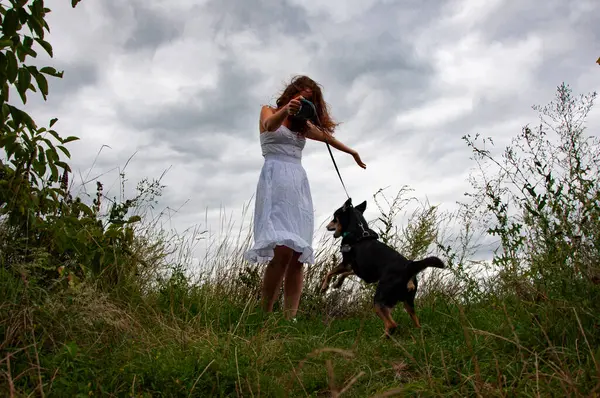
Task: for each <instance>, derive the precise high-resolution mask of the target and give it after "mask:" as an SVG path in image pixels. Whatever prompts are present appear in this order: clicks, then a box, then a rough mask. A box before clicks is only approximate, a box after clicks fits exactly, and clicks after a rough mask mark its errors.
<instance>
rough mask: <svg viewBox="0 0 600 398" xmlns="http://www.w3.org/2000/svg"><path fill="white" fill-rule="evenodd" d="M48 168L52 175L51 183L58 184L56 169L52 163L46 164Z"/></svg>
mask: <svg viewBox="0 0 600 398" xmlns="http://www.w3.org/2000/svg"><path fill="white" fill-rule="evenodd" d="M48 166H49V167H50V172H51V174H52V181H54V182H58V168H57V167H56V165H55V164H54V163H48Z"/></svg>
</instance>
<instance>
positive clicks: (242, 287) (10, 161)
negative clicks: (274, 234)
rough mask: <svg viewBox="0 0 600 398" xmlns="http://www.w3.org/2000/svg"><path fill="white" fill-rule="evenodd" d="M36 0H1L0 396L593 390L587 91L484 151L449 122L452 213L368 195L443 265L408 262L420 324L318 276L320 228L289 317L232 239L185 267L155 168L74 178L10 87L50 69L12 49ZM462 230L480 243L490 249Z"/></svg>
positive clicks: (560, 101) (384, 216) (355, 287)
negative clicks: (488, 254)
mask: <svg viewBox="0 0 600 398" xmlns="http://www.w3.org/2000/svg"><path fill="white" fill-rule="evenodd" d="M77 3H78V1H73V4H74V5H76V4H77ZM40 4H41V3H40V2H36V1H22V2H18V3H15V4H14V5H12V6H11V7H8V6H5V5H4V3H2V4H1V5H0V11H2V12H1V13H2V16H3V22H2V25H1V28H2V39H1V40H0V41H1V44H2V49H1V50H0V51H1V56H0V83H1V84H0V89H1V91H2V93H1V94H2V95H1V96H0V105H1V106H0V109H2V112H1V116H2V122H1V123H0V147H1V148H2V152H1V156H0V263H1V267H0V391H1V392H2V394H3V396H11V397H12V396H14V397H17V396H18V397H20V396H92V395H106V396H228V397H229V396H244V397H259V396H264V397H280V396H292V397H303V396H312V397H316V396H344V397H367V396H407V395H417V396H436V397H437V396H483V397H493V396H498V397H504V396H511V397H512V396H519V397H521V396H524V397H528V396H532V397H533V396H535V397H538V396H561V397H562V396H576V397H577V396H582V397H589V396H598V395H600V364H599V362H600V348H599V347H600V297H599V294H600V265H599V264H600V261H599V260H600V254H599V253H600V233H599V231H600V182H599V181H600V180H599V174H600V173H599V171H600V170H599V168H600V144H599V142H598V139H597V138H594V137H590V136H587V135H586V133H585V124H584V123H585V118H586V116H587V114H588V113H589V112H590V111H591V109H592V105H593V101H594V99H595V94H590V95H587V96H579V97H578V96H575V95H573V94H572V92H571V90H570V89H569V87H568V86H567V85H564V84H563V85H560V86H559V87H558V88H557V93H556V97H555V98H554V99H553V100H552V101H551V102H550V103H549V105H548V106H547V107H536V108H535V109H536V110H538V111H539V114H540V116H541V125H540V126H539V127H537V128H535V129H531V128H529V127H525V128H524V129H523V130H522V131H521V132H518V134H515V135H514V140H513V142H512V143H511V145H510V146H508V147H507V148H503V149H501V150H500V151H498V150H496V149H495V148H494V147H493V145H492V146H491V144H492V143H491V141H490V140H488V139H483V140H482V139H481V138H480V137H469V136H466V137H463V138H464V140H465V143H466V145H468V146H469V147H470V148H471V149H472V155H473V157H472V160H473V162H474V166H475V167H474V172H473V174H472V176H471V180H470V182H471V184H472V190H471V191H470V192H469V193H468V195H467V197H466V199H465V198H456V199H457V200H459V199H464V200H465V201H464V203H461V206H460V209H459V210H458V211H457V212H454V213H449V212H447V211H445V210H444V209H443V208H442V207H439V206H430V205H428V204H424V205H420V206H416V208H415V207H413V209H414V211H413V212H412V213H410V215H409V216H408V217H403V215H404V213H406V212H407V211H408V209H409V204H410V206H412V205H413V204H415V203H417V202H415V201H414V198H412V197H409V196H407V195H408V191H407V190H404V189H403V190H401V191H400V192H399V194H398V195H397V196H396V197H395V198H393V199H392V200H389V201H388V200H381V199H382V193H381V192H379V193H376V194H375V195H374V198H373V200H372V201H370V202H369V203H370V206H371V205H372V204H373V203H374V204H375V205H381V206H379V209H380V212H381V215H380V217H379V218H378V219H377V220H374V223H373V227H374V228H376V229H377V230H378V231H379V232H380V235H381V239H382V240H383V241H384V242H386V243H388V244H389V245H391V246H393V247H395V248H397V249H398V250H400V251H401V252H402V253H403V254H405V255H407V256H408V257H410V258H422V257H423V256H425V255H427V254H437V255H439V256H440V257H442V258H443V259H444V261H445V262H446V263H447V265H448V268H447V269H446V270H443V271H438V270H436V271H434V272H428V273H425V274H423V275H420V276H419V278H420V279H419V280H420V290H419V295H418V298H417V314H418V315H419V317H420V319H421V323H422V325H423V327H422V329H419V330H418V329H415V328H414V327H413V326H412V322H410V320H409V318H408V316H407V314H405V313H404V312H403V310H401V309H397V310H396V311H394V313H393V316H394V318H395V319H396V320H397V321H398V323H399V325H400V327H399V330H398V333H397V334H396V335H395V336H394V338H392V339H385V338H384V337H383V325H382V323H381V321H380V320H379V319H378V318H377V317H376V315H375V314H374V313H373V311H372V307H371V300H372V294H373V291H374V289H373V286H365V285H363V284H362V283H360V282H357V281H356V280H355V281H354V283H349V282H351V281H348V283H347V284H346V285H345V286H344V288H343V289H341V290H339V291H330V292H328V293H327V294H321V293H320V292H319V285H320V282H321V280H322V278H323V276H324V275H325V273H326V272H327V271H328V270H329V269H330V268H331V267H332V266H333V265H334V264H336V261H337V260H336V257H337V258H339V255H338V254H339V253H338V248H337V247H336V246H335V244H332V243H331V242H320V243H319V244H318V248H319V253H318V256H317V264H316V265H315V266H312V267H310V268H309V269H307V273H306V283H305V292H304V295H303V297H302V302H301V308H300V312H299V314H300V315H299V316H298V318H297V319H296V320H295V321H286V320H284V319H282V317H281V313H280V311H279V308H277V309H276V311H275V313H273V314H264V313H262V312H261V311H260V309H259V306H258V300H259V295H258V294H259V291H260V279H261V275H262V272H263V267H264V265H260V266H254V265H250V264H247V263H245V262H244V261H242V260H241V253H242V252H243V251H244V249H245V248H246V247H247V244H248V239H240V240H237V238H235V239H234V237H233V236H229V237H226V238H225V241H221V242H214V246H212V247H213V251H212V252H211V256H209V257H207V259H206V260H205V263H203V264H202V269H201V271H202V272H198V271H199V270H198V269H191V268H190V262H189V261H188V259H189V256H188V255H187V254H189V253H188V252H187V251H186V247H187V246H186V245H187V244H188V243H189V241H187V240H186V239H189V237H186V236H173V235H171V234H169V233H168V232H166V231H164V230H162V229H160V228H159V225H160V223H159V222H158V221H157V220H156V219H154V218H153V217H151V216H150V213H149V212H148V211H147V210H148V208H149V205H150V204H155V203H156V201H157V199H156V198H157V197H159V196H160V193H161V189H162V185H161V183H160V181H153V180H144V181H141V182H140V183H139V184H138V186H137V191H136V193H135V195H134V196H133V197H131V198H116V197H109V194H108V193H106V192H104V190H103V185H102V183H100V182H98V183H97V185H96V195H95V197H94V198H91V199H90V200H88V198H86V197H83V198H81V197H79V196H78V195H77V188H78V187H74V186H73V184H72V182H71V181H72V172H71V169H70V167H69V164H68V159H69V157H70V153H69V150H68V144H69V142H71V141H73V140H76V139H77V138H76V137H67V138H63V137H62V136H61V135H60V134H59V133H58V132H57V131H55V130H53V126H54V124H55V122H56V120H51V121H49V123H48V125H47V127H40V126H39V125H38V124H37V123H36V122H34V121H33V120H32V119H31V118H30V117H29V115H27V113H25V112H24V111H23V110H22V109H20V108H19V107H18V106H16V105H14V104H15V100H20V101H21V102H25V100H26V98H27V95H32V93H33V92H34V91H35V92H37V93H41V94H42V95H44V96H45V95H47V94H48V85H47V81H46V78H47V77H62V74H61V73H59V72H57V71H56V70H54V69H53V68H50V67H46V68H39V69H38V68H37V67H32V66H28V65H27V62H28V60H29V59H30V58H31V57H35V56H36V52H35V51H46V52H48V53H49V54H50V55H51V54H52V51H51V46H50V44H49V43H48V42H46V41H44V39H43V37H44V32H45V31H47V26H46V25H45V24H44V20H45V13H46V11H47V10H44V9H43V8H41V7H40ZM26 27H27V28H28V29H27V34H28V35H32V37H33V38H34V39H36V40H32V39H31V37H28V36H25V34H24V32H25V30H24V29H25V28H26ZM30 31H31V32H30ZM33 48H35V49H36V50H35V51H34V50H33ZM67 78H68V77H67ZM11 90H12V91H11ZM9 91H11V92H13V93H17V94H18V96H11V97H9V95H8V94H9ZM515 133H517V132H515ZM507 134H510V132H507ZM89 190H90V189H89V187H88V191H89ZM417 196H418V195H417ZM355 201H358V199H356V198H355ZM382 203H385V206H384V205H382ZM479 238H484V239H487V240H488V241H490V240H491V241H492V242H493V243H494V248H495V249H496V250H495V251H494V253H493V255H492V260H491V261H481V258H480V253H481V252H482V249H481V247H479V246H478V242H480V241H481V240H480V239H479ZM192 271H194V273H192ZM192 274H193V275H194V276H193V277H192V276H191V275H192Z"/></svg>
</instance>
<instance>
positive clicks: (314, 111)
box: [307, 101, 350, 199]
mask: <svg viewBox="0 0 600 398" xmlns="http://www.w3.org/2000/svg"><path fill="white" fill-rule="evenodd" d="M307 102H308V103H309V104H310V106H311V108H312V110H313V113H314V115H315V118H316V119H317V124H318V125H319V126H320V125H321V120H319V115H318V113H317V108H315V105H314V104H313V103H312V102H310V101H307ZM323 133H324V134H325V145H327V150H328V151H329V156H331V160H332V161H333V166H334V167H335V171H336V172H337V175H338V177H340V182H341V183H342V187H344V192H346V197H348V199H350V195H348V190H347V189H346V185H345V184H344V180H343V179H342V175H341V174H340V170H339V169H338V167H337V163H335V158H334V157H333V153H332V152H331V147H330V146H329V141H328V140H327V133H326V132H323Z"/></svg>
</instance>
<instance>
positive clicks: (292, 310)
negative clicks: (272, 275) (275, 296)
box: [283, 252, 304, 319]
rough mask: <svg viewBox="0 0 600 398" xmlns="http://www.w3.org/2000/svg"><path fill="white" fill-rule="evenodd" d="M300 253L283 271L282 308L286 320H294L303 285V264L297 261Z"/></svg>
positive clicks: (295, 255)
mask: <svg viewBox="0 0 600 398" xmlns="http://www.w3.org/2000/svg"><path fill="white" fill-rule="evenodd" d="M299 257H300V253H295V252H294V254H293V255H292V257H291V258H290V261H289V263H288V265H287V269H286V270H285V282H284V285H283V307H284V309H285V317H286V318H287V319H291V318H294V317H295V316H296V312H298V306H299V304H300V296H301V295H302V285H303V283H304V273H303V264H302V263H301V262H299V261H298V258H299Z"/></svg>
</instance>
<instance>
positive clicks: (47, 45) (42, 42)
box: [35, 39, 54, 57]
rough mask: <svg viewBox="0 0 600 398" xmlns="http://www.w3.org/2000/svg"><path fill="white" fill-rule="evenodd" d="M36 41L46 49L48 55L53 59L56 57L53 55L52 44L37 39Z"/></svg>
mask: <svg viewBox="0 0 600 398" xmlns="http://www.w3.org/2000/svg"><path fill="white" fill-rule="evenodd" d="M35 41H37V42H38V43H39V45H40V46H42V47H43V48H44V50H46V52H47V53H48V55H50V56H51V57H53V56H54V55H53V53H52V46H51V45H50V43H48V42H47V41H45V40H43V39H35Z"/></svg>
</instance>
